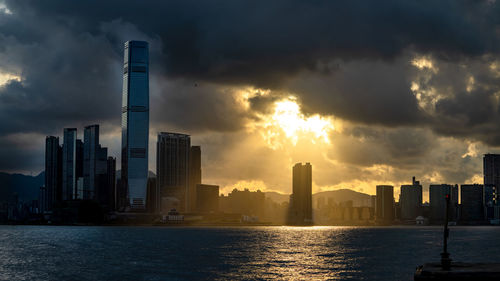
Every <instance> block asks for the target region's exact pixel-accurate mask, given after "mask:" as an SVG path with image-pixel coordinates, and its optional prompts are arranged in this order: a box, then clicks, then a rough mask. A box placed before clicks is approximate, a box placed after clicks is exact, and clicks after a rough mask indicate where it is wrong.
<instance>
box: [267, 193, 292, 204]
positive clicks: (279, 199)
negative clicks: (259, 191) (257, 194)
mask: <svg viewBox="0 0 500 281" xmlns="http://www.w3.org/2000/svg"><path fill="white" fill-rule="evenodd" d="M264 194H265V196H266V198H269V199H271V200H273V201H274V202H276V203H279V204H281V203H283V202H288V201H290V195H289V194H283V193H279V192H274V191H269V192H264Z"/></svg>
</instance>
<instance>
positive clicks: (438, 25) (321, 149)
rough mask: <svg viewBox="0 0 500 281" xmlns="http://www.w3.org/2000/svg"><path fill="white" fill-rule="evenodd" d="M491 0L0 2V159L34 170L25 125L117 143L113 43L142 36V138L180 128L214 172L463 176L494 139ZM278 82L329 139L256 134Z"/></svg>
mask: <svg viewBox="0 0 500 281" xmlns="http://www.w3.org/2000/svg"><path fill="white" fill-rule="evenodd" d="M499 7H500V4H498V3H497V2H492V1H418V2H401V1H349V2H344V3H339V2H303V1H272V2H269V1H267V2H266V1H262V2H259V1H257V2H255V1H253V2H248V1H230V2H219V1H216V2H200V1H182V2H170V1H166V2H156V3H152V2H146V3H145V2H144V1H135V0H134V1H117V0H114V1H106V2H102V1H85V2H71V3H70V2H67V1H62V0H60V1H56V0H48V1H43V2H41V1H31V0H24V1H17V0H16V1H14V0H12V1H11V0H7V1H4V2H3V3H1V4H0V73H1V77H15V78H16V79H11V80H8V79H3V80H2V82H1V83H2V84H1V85H0V144H2V147H4V149H2V150H0V158H1V159H2V161H3V162H2V163H0V170H9V171H11V170H19V171H27V170H31V169H43V165H42V164H41V163H43V159H42V158H41V157H42V156H43V145H40V146H39V147H38V146H37V148H33V147H32V146H30V145H29V144H28V142H27V141H25V139H26V138H25V137H24V136H32V137H33V138H35V137H36V138H37V139H38V137H40V139H42V141H41V142H42V143H43V136H44V135H48V134H57V135H60V134H61V132H62V128H63V127H78V128H80V129H81V128H82V127H83V126H84V125H88V124H93V123H99V124H101V125H102V128H103V130H102V133H103V138H102V139H103V142H104V143H105V144H106V145H108V146H113V147H112V148H111V149H110V151H112V152H114V153H118V152H119V147H117V146H119V143H120V140H119V137H120V136H119V135H120V134H119V131H120V106H121V91H122V89H121V87H122V73H121V71H122V62H123V59H122V56H123V43H124V41H126V40H129V39H139V40H147V41H148V42H150V65H151V72H150V89H151V92H150V98H151V99H150V103H151V113H150V114H151V115H150V117H151V140H150V143H154V139H155V133H156V132H158V131H180V132H184V133H188V134H191V135H192V136H193V143H194V144H201V145H202V150H203V153H204V154H203V155H204V156H203V157H204V162H203V163H204V177H205V178H206V179H207V180H209V181H210V182H212V183H220V184H221V185H224V186H234V184H236V183H238V182H247V183H252V182H253V183H259V185H260V184H261V183H265V185H266V186H267V187H268V188H269V189H272V190H282V191H289V184H290V169H291V166H292V165H293V164H294V163H295V162H299V161H301V162H307V161H310V162H312V163H313V167H314V181H315V186H317V188H318V189H324V188H333V187H335V188H338V187H341V186H343V185H345V186H349V187H351V186H353V185H355V184H360V185H361V186H363V188H364V189H365V191H369V188H368V187H367V186H370V185H373V184H374V183H380V182H384V181H385V182H391V183H394V184H398V183H401V182H405V181H407V180H408V179H409V178H410V177H411V176H412V175H417V176H421V177H422V178H423V180H424V181H425V182H433V181H444V182H450V183H454V182H463V181H467V180H470V179H471V178H474V176H477V174H478V173H480V171H479V170H478V167H479V166H480V165H481V164H480V158H481V153H484V152H487V151H494V150H496V149H497V147H499V146H500V135H499V132H500V127H499V124H500V122H499V121H500V120H499V106H500V89H499V88H498V85H499V82H500V81H499V79H500V72H499V69H500V67H499V65H500V56H499V35H498V30H499V24H500V21H499V19H498V14H499V12H500V10H499ZM7 11H8V12H7ZM291 96H293V100H294V101H296V103H297V106H298V109H299V110H300V112H299V114H298V115H297V116H301V120H302V119H303V120H309V119H308V118H312V117H314V116H316V117H317V118H320V120H332V121H331V123H333V124H334V125H335V129H334V130H333V131H332V132H329V133H328V134H329V135H328V137H329V139H328V140H329V142H328V143H325V142H316V143H315V144H312V142H311V139H312V140H314V136H313V135H309V139H308V138H306V137H301V138H298V139H297V141H296V142H295V143H294V142H290V141H289V140H288V139H284V141H283V142H282V146H281V147H274V148H271V147H269V143H268V142H266V140H265V139H264V138H263V136H266V134H267V135H268V134H269V133H273V134H278V135H280V136H283V135H286V133H283V132H281V133H277V132H279V131H276V126H275V125H276V124H274V125H273V126H274V127H273V130H271V131H264V129H265V127H263V126H258V125H259V124H261V122H263V120H267V119H266V118H271V117H272V114H273V113H274V111H273V110H274V109H275V106H276V103H277V102H279V101H283V100H284V99H289V98H290V97H291ZM321 118H323V119H321ZM329 122H330V121H329ZM337 125H338V126H337ZM251 128H253V131H252V130H250V129H251ZM268 129H269V128H268ZM278 129H279V128H278ZM21 136H23V137H21ZM34 143H37V144H39V143H40V141H36V142H34ZM471 143H474V145H475V150H474V153H469V152H470V149H469V148H470V144H471ZM7 148H8V149H7ZM151 148H152V149H151V151H150V158H151V159H150V160H151V161H150V168H151V169H153V170H154V162H155V161H154V155H155V154H154V146H151ZM464 155H465V157H463V156H464ZM115 156H117V157H118V158H119V156H120V155H115ZM9 163H10V164H9ZM118 163H119V161H118ZM476 178H477V177H476Z"/></svg>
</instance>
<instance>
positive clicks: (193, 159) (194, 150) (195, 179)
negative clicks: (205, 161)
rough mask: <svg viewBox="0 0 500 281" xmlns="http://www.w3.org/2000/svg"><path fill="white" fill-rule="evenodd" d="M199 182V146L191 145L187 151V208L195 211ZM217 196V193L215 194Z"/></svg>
mask: <svg viewBox="0 0 500 281" xmlns="http://www.w3.org/2000/svg"><path fill="white" fill-rule="evenodd" d="M198 184H201V148H200V147H199V146H191V149H190V152H189V190H188V193H189V198H188V210H189V211H191V212H195V211H196V210H197V209H198V208H197V200H198V199H197V198H198V197H197V195H196V193H197V192H198V188H197V187H196V185H198ZM217 196H218V195H217Z"/></svg>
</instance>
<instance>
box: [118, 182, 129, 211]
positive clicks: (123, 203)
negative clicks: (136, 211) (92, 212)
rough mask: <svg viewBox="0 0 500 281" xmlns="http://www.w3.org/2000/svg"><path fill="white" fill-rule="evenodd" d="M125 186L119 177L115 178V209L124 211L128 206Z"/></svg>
mask: <svg viewBox="0 0 500 281" xmlns="http://www.w3.org/2000/svg"><path fill="white" fill-rule="evenodd" d="M127 192H128V190H127V186H125V185H124V184H122V179H121V177H120V178H118V179H117V180H116V207H115V209H116V210H117V211H120V212H122V211H125V209H126V208H127V206H128V203H129V202H128V199H127V198H128V195H127Z"/></svg>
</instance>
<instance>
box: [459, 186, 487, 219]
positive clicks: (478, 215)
mask: <svg viewBox="0 0 500 281" xmlns="http://www.w3.org/2000/svg"><path fill="white" fill-rule="evenodd" d="M460 198H461V199H460V202H461V208H460V220H461V221H462V222H482V221H484V209H483V185H482V184H462V185H461V186H460Z"/></svg>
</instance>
